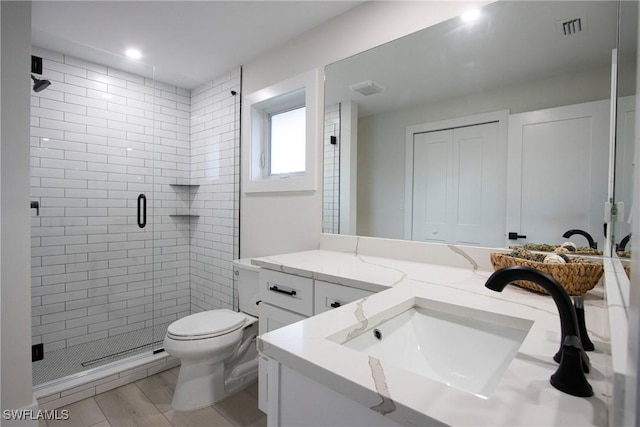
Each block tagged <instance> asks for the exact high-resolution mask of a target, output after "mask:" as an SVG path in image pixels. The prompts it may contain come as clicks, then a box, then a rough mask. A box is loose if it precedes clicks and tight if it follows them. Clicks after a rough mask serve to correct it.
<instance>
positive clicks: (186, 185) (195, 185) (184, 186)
mask: <svg viewBox="0 0 640 427" xmlns="http://www.w3.org/2000/svg"><path fill="white" fill-rule="evenodd" d="M169 186H170V187H174V188H188V189H192V188H198V187H200V184H169Z"/></svg>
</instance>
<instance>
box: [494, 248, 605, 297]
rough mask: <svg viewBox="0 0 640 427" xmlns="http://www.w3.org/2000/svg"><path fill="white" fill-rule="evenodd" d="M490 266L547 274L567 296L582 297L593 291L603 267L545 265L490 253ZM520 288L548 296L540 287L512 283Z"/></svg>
mask: <svg viewBox="0 0 640 427" xmlns="http://www.w3.org/2000/svg"><path fill="white" fill-rule="evenodd" d="M491 264H493V268H494V270H499V269H501V268H503V267H509V266H514V265H521V266H526V267H531V268H535V269H537V270H540V271H542V272H543V273H547V274H549V275H550V276H551V277H553V278H554V279H556V280H557V281H558V283H560V284H561V285H562V286H563V287H564V288H565V289H566V291H567V293H568V294H569V295H582V294H584V293H586V292H587V291H589V290H591V289H593V288H594V287H595V286H596V285H597V284H598V281H599V280H600V278H601V277H602V274H603V273H604V267H603V265H602V264H601V263H599V262H570V263H565V264H545V263H543V262H537V261H531V260H528V259H523V258H516V257H512V256H510V255H509V254H504V253H495V252H494V253H492V254H491ZM513 283H514V284H516V285H518V286H520V287H521V288H525V289H529V290H532V291H536V292H540V293H543V294H548V293H547V291H545V290H544V288H542V287H541V286H538V285H536V284H535V283H533V282H529V281H526V280H518V281H515V282H513Z"/></svg>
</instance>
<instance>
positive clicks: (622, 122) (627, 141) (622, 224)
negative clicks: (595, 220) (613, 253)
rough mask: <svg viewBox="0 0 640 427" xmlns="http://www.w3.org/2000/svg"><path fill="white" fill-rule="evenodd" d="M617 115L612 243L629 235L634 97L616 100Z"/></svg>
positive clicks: (634, 116)
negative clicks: (614, 209)
mask: <svg viewBox="0 0 640 427" xmlns="http://www.w3.org/2000/svg"><path fill="white" fill-rule="evenodd" d="M617 114H618V115H617V131H616V151H617V152H616V169H615V174H616V177H615V183H616V184H615V201H616V203H617V204H618V223H617V224H615V227H614V243H620V241H621V240H622V239H623V238H624V237H625V236H626V235H627V234H629V233H631V211H632V206H633V202H634V197H633V177H634V166H633V165H634V161H635V158H636V153H635V152H634V144H635V129H636V97H635V96H626V97H622V98H618V107H617ZM620 202H622V204H620ZM627 249H628V248H627Z"/></svg>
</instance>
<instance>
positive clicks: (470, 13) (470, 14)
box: [460, 9, 480, 22]
mask: <svg viewBox="0 0 640 427" xmlns="http://www.w3.org/2000/svg"><path fill="white" fill-rule="evenodd" d="M460 18H461V19H462V22H473V21H475V20H477V19H478V18H480V11H479V10H478V9H469V10H467V11H466V12H465V13H463V14H462V16H461V17H460Z"/></svg>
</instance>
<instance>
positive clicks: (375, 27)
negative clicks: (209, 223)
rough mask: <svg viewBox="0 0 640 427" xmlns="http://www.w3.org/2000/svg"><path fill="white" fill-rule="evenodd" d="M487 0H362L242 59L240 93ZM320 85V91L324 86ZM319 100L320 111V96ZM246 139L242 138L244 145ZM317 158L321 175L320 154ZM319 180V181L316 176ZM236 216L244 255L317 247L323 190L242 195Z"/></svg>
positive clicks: (320, 227)
mask: <svg viewBox="0 0 640 427" xmlns="http://www.w3.org/2000/svg"><path fill="white" fill-rule="evenodd" d="M487 3H490V2H489V1H469V2H447V1H437V2H436V1H433V2H432V1H428V2H407V1H397V2H396V1H387V2H367V3H364V4H363V5H361V6H358V7H357V8H354V9H352V10H351V11H349V12H347V13H344V14H343V15H341V16H339V17H337V18H335V19H333V20H331V21H329V22H327V23H325V24H322V25H320V26H318V27H316V28H314V29H312V30H310V31H308V32H307V33H305V34H303V35H301V36H300V37H297V38H295V39H293V40H291V41H289V42H288V43H287V44H286V45H284V46H282V47H280V48H277V49H274V50H272V51H271V52H268V53H267V54H265V55H262V56H260V57H258V58H256V59H254V60H253V61H250V62H249V63H247V64H245V66H244V67H243V93H244V94H251V93H253V92H255V91H258V90H260V89H263V88H265V87H267V86H270V85H273V84H275V83H279V82H281V81H283V80H285V79H287V78H290V77H293V76H295V75H298V74H300V73H302V72H305V71H307V70H310V69H313V68H318V69H320V71H323V70H324V67H325V66H326V65H328V64H330V63H332V62H335V61H338V60H340V59H344V58H346V57H348V56H351V55H354V54H356V53H359V52H362V51H364V50H366V49H370V48H372V47H374V46H377V45H380V44H382V43H386V42H388V41H390V40H394V39H396V38H399V37H402V36H404V35H407V34H410V33H412V32H415V31H417V30H419V29H422V28H425V27H427V26H430V25H433V24H436V23H438V22H442V21H444V20H446V19H449V18H452V17H454V16H456V15H459V14H461V13H462V12H463V11H464V10H466V9H468V8H469V7H470V6H471V5H474V7H479V6H482V5H484V4H487ZM320 89H321V92H322V93H324V88H323V87H322V88H320ZM321 98H322V97H321ZM320 103H321V105H319V107H320V109H321V110H323V105H322V103H323V100H322V99H321V100H320ZM243 138H245V136H244V135H243ZM248 143H249V142H248V141H245V140H244V139H243V141H242V144H248ZM317 144H321V141H320V140H318V141H317ZM316 160H317V162H316V165H317V167H316V170H317V171H318V173H319V174H320V173H321V172H320V171H322V159H320V158H318V159H316ZM242 167H243V168H247V167H248V159H242ZM317 182H322V180H321V179H320V177H318V179H317ZM240 221H241V222H240V224H241V225H240V229H241V236H240V251H241V256H242V257H253V256H262V255H269V254H275V253H285V252H293V251H299V250H308V249H313V248H316V247H317V245H318V240H319V237H320V233H321V230H322V189H321V188H318V189H317V190H316V191H314V192H307V193H296V194H264V195H250V196H248V195H246V194H242V196H241V204H240Z"/></svg>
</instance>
